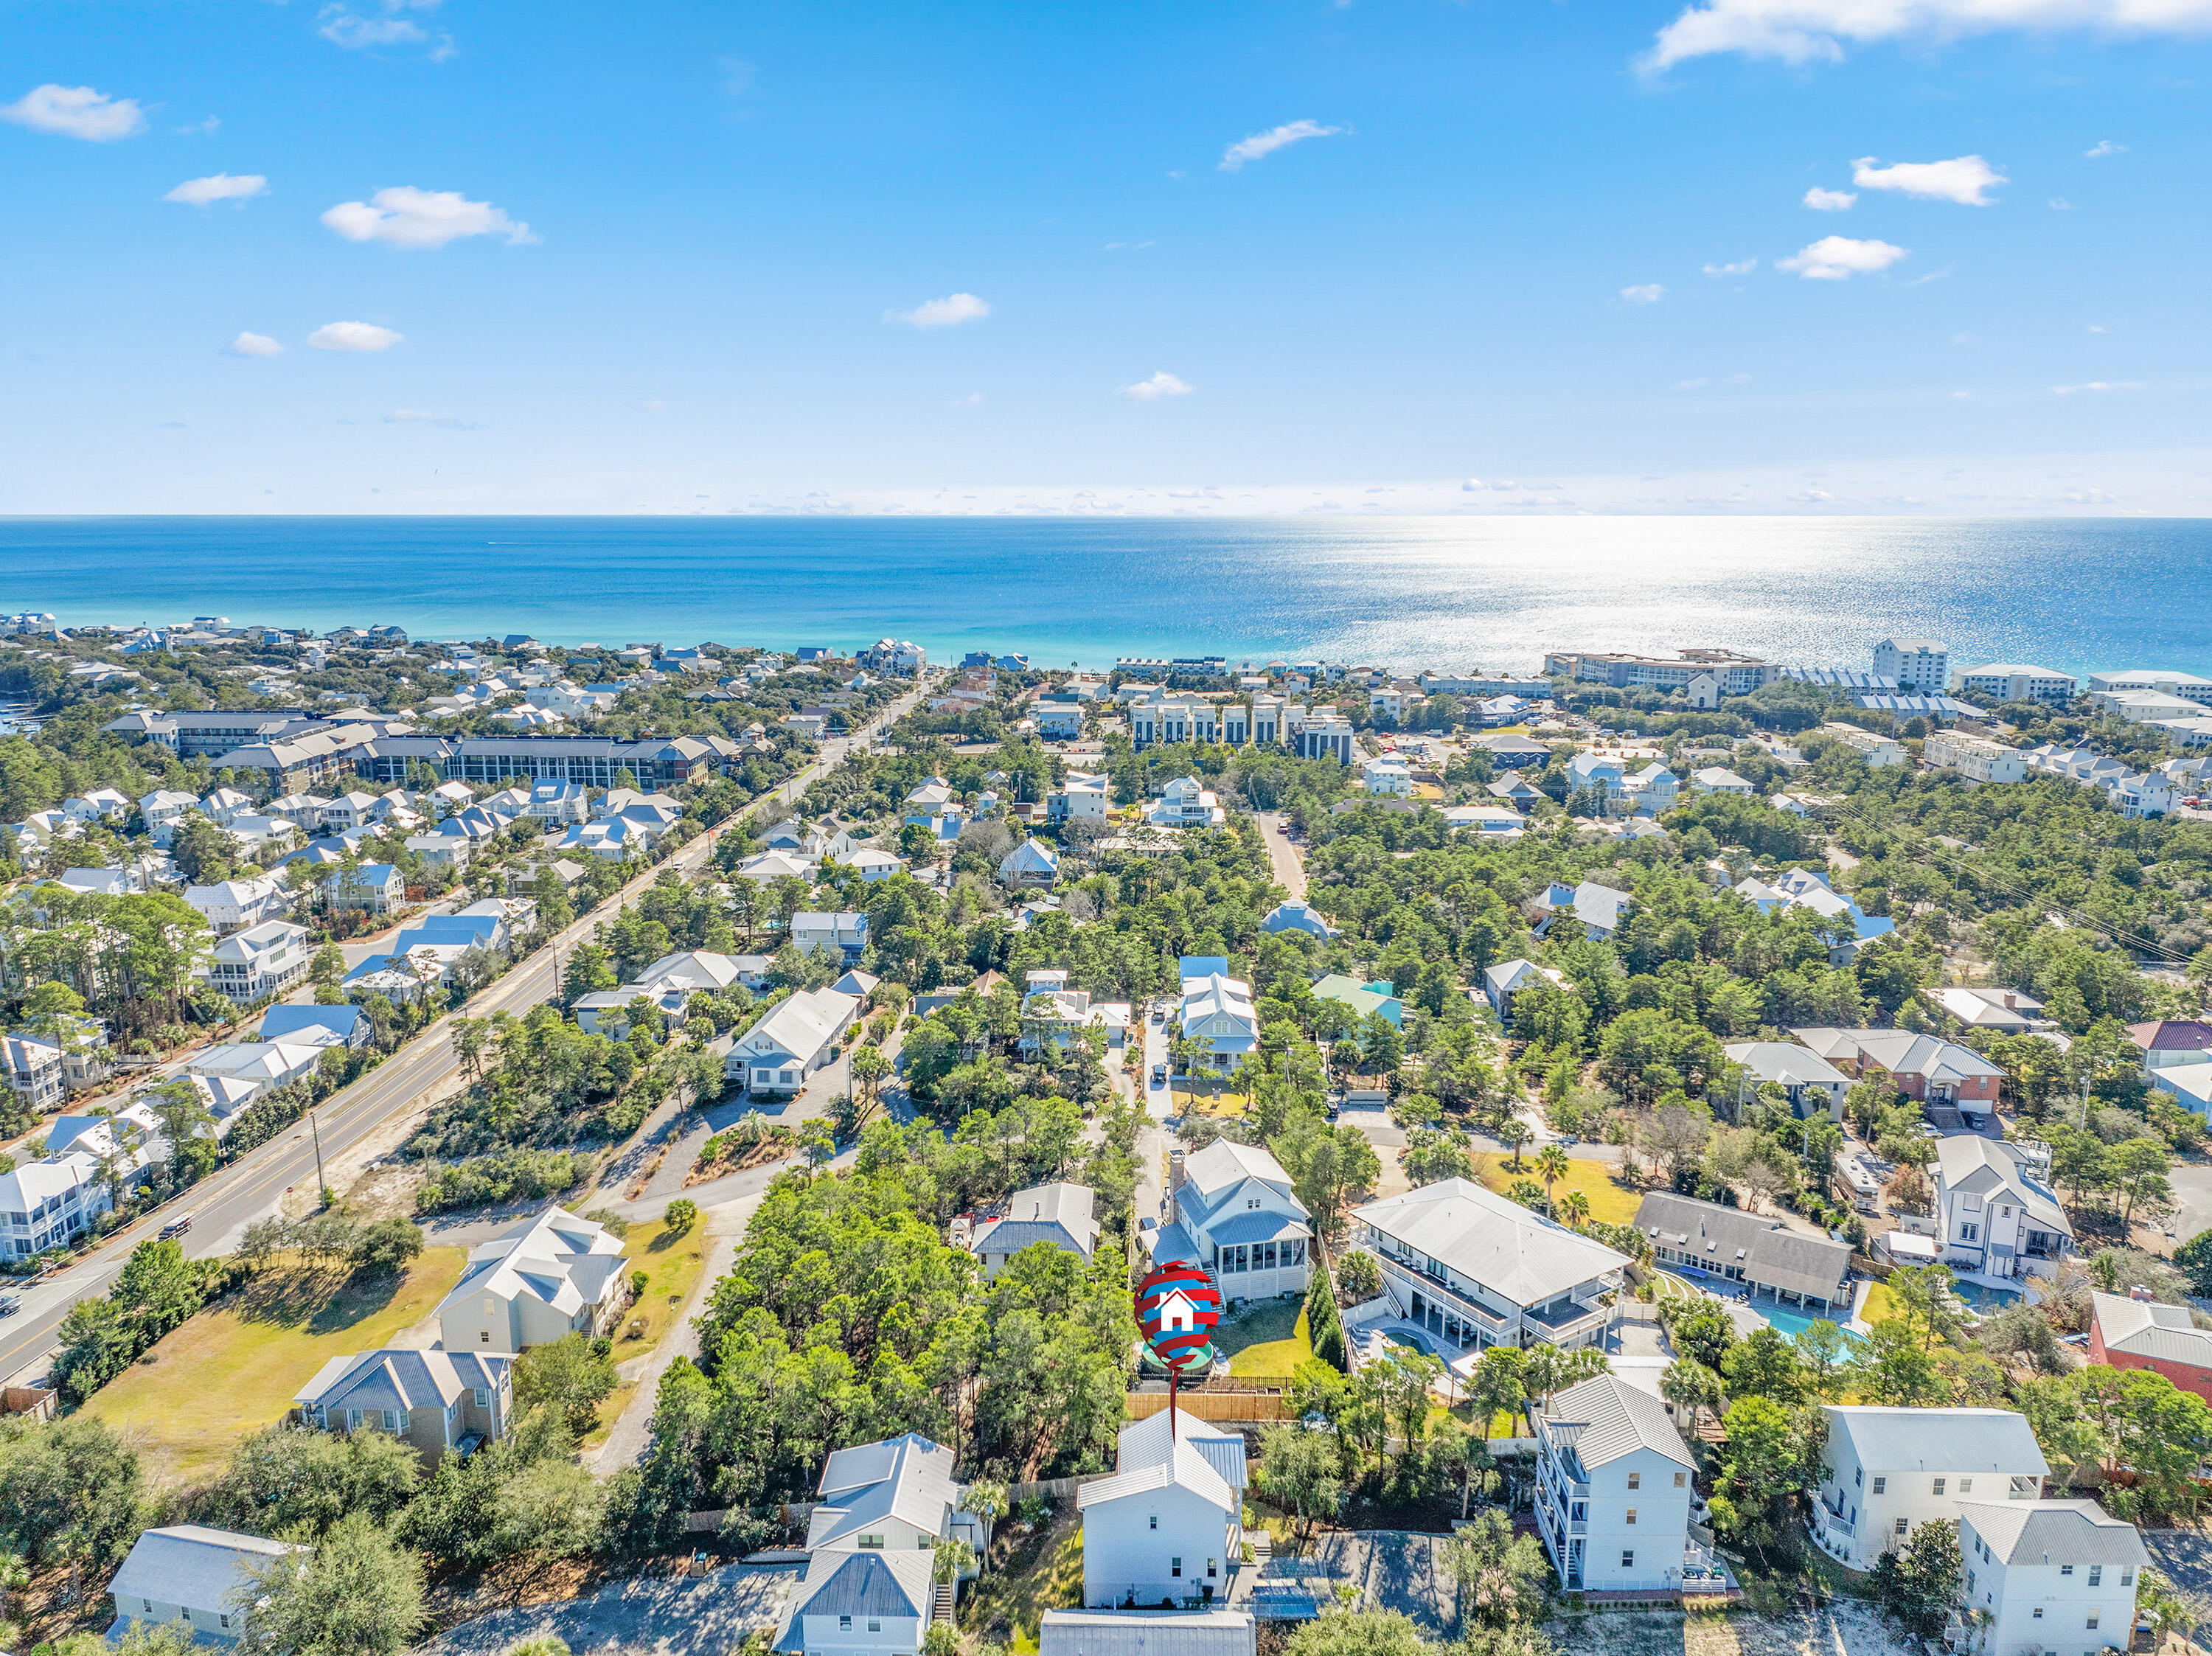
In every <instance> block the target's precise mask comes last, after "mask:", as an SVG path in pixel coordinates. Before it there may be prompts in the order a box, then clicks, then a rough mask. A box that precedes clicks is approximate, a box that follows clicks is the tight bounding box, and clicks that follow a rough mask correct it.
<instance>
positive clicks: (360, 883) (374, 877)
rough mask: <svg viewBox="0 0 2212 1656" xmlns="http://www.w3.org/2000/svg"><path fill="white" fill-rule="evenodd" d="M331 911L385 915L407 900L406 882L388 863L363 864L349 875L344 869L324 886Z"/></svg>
mask: <svg viewBox="0 0 2212 1656" xmlns="http://www.w3.org/2000/svg"><path fill="white" fill-rule="evenodd" d="M323 889H324V890H325V892H327V893H329V894H330V900H331V907H336V908H362V909H367V910H368V912H369V913H372V914H388V913H391V912H392V910H393V909H395V908H397V907H399V905H400V904H401V903H403V902H404V901H406V900H407V882H406V880H405V879H404V878H403V877H401V875H400V872H399V870H398V869H396V868H394V867H393V866H392V864H389V863H363V864H361V866H360V867H358V868H356V869H355V870H354V871H353V872H352V873H350V874H349V873H347V872H346V871H345V870H343V868H342V869H340V870H337V872H336V873H335V874H333V875H331V877H330V878H328V879H326V880H325V881H324V882H323Z"/></svg>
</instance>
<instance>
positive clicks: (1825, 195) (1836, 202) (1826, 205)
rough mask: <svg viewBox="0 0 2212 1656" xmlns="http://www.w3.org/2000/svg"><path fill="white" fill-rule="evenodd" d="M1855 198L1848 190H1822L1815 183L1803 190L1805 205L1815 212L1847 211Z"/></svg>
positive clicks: (1856, 198)
mask: <svg viewBox="0 0 2212 1656" xmlns="http://www.w3.org/2000/svg"><path fill="white" fill-rule="evenodd" d="M1857 200H1858V197H1857V196H1856V195H1854V194H1853V193H1852V192H1851V191H1848V190H1823V189H1822V188H1820V185H1817V184H1816V185H1814V186H1813V187H1812V188H1811V189H1810V190H1808V191H1806V192H1805V205H1806V206H1808V207H1809V208H1811V209H1813V210H1814V212H1816V213H1848V212H1850V210H1851V203H1854V202H1856V201H1857Z"/></svg>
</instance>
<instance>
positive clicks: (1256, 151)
mask: <svg viewBox="0 0 2212 1656" xmlns="http://www.w3.org/2000/svg"><path fill="white" fill-rule="evenodd" d="M1343 130H1344V129H1343V128H1342V127H1340V126H1323V125H1322V124H1321V123H1320V122H1319V121H1285V122H1284V123H1283V124H1282V125H1280V126H1273V127H1269V128H1268V129H1267V130H1266V131H1265V132H1255V133H1254V134H1253V135H1252V136H1250V137H1249V138H1239V139H1238V140H1237V142H1236V143H1232V144H1231V145H1230V146H1229V148H1228V149H1225V150H1224V151H1223V152H1222V155H1221V164H1220V170H1221V171H1223V172H1224V173H1236V172H1241V171H1242V170H1243V166H1244V163H1245V162H1246V161H1259V160H1261V159H1262V158H1263V157H1266V156H1268V155H1273V154H1274V153H1275V152H1276V151H1277V150H1278V149H1283V148H1285V147H1286V146H1287V145H1290V144H1294V143H1300V142H1301V141H1303V140H1304V139H1307V138H1333V137H1334V136H1336V135H1337V134H1338V133H1340V132H1341V131H1343Z"/></svg>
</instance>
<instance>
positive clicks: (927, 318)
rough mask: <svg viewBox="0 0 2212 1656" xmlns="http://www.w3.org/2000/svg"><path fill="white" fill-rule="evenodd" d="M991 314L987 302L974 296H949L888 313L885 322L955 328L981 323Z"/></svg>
mask: <svg viewBox="0 0 2212 1656" xmlns="http://www.w3.org/2000/svg"><path fill="white" fill-rule="evenodd" d="M990 314H991V306H990V303H989V301H988V300H981V299H978V298H976V297H975V294H946V295H945V297H944V298H943V299H932V300H925V301H923V302H922V303H921V304H920V305H917V306H915V307H914V308H913V309H912V310H910V311H886V312H884V321H886V322H904V323H906V324H908V325H910V326H913V327H916V328H955V327H957V326H959V325H960V324H962V323H963V322H981V320H982V319H983V318H985V317H987V316H988V315H990Z"/></svg>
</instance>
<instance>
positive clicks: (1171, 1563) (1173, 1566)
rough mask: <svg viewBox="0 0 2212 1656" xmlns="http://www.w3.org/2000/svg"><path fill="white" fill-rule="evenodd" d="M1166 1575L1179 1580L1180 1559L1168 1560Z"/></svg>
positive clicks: (1180, 1574)
mask: <svg viewBox="0 0 2212 1656" xmlns="http://www.w3.org/2000/svg"><path fill="white" fill-rule="evenodd" d="M1168 1574H1170V1575H1172V1576H1175V1577H1176V1578H1177V1579H1181V1577H1182V1559H1180V1558H1170V1559H1169V1560H1168Z"/></svg>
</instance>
